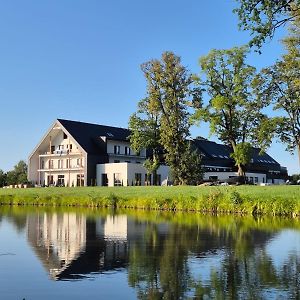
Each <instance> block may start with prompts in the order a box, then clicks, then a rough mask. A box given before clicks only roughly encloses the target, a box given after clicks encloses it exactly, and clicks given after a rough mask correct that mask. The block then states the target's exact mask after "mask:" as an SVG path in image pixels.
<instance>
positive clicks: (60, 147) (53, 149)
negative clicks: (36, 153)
mask: <svg viewBox="0 0 300 300" xmlns="http://www.w3.org/2000/svg"><path fill="white" fill-rule="evenodd" d="M72 149H73V145H72V144H67V145H58V146H55V145H53V146H51V154H53V153H55V152H57V151H68V152H72Z"/></svg>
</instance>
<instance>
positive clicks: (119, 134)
mask: <svg viewBox="0 0 300 300" xmlns="http://www.w3.org/2000/svg"><path fill="white" fill-rule="evenodd" d="M57 120H58V121H59V122H60V123H61V125H62V126H63V127H65V129H66V130H67V131H68V132H69V133H70V134H71V135H72V137H73V138H74V139H75V140H76V141H77V142H78V143H79V145H80V146H81V147H82V148H83V149H84V150H85V151H86V152H87V153H89V154H98V153H99V151H101V144H103V143H104V142H103V140H102V139H101V137H106V138H107V139H109V140H116V141H128V137H129V135H130V131H129V130H128V129H125V128H119V127H112V126H105V125H98V124H90V123H83V122H78V121H70V120H63V119H57Z"/></svg>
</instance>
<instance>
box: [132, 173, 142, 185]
mask: <svg viewBox="0 0 300 300" xmlns="http://www.w3.org/2000/svg"><path fill="white" fill-rule="evenodd" d="M134 181H135V185H141V184H142V174H141V173H135V174H134Z"/></svg>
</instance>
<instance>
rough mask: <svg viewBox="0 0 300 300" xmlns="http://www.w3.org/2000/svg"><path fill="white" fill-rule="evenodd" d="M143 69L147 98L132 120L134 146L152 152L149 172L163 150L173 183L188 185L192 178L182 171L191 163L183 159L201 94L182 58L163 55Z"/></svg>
mask: <svg viewBox="0 0 300 300" xmlns="http://www.w3.org/2000/svg"><path fill="white" fill-rule="evenodd" d="M141 68H142V71H143V73H144V76H145V78H146V81H147V88H146V98H145V99H143V100H142V101H140V102H139V106H138V111H137V113H135V114H133V115H132V116H131V118H130V121H129V128H130V129H131V130H132V134H131V137H130V141H131V144H132V147H133V148H136V149H138V148H141V147H146V148H151V149H152V150H153V157H152V159H151V160H150V161H148V162H147V164H146V166H148V169H151V167H152V166H153V164H155V163H156V162H157V156H158V151H159V149H161V150H163V153H164V156H165V161H166V163H167V164H168V166H169V167H170V169H171V172H172V177H173V180H174V183H175V184H186V183H188V182H187V180H188V181H189V179H187V177H184V176H182V174H184V172H183V171H182V170H180V168H187V164H188V163H190V162H189V161H188V160H186V159H183V157H184V155H187V154H186V153H187V151H191V148H190V147H189V143H188V142H187V138H188V136H189V127H190V123H189V116H190V112H189V107H191V105H192V103H194V105H195V103H197V104H198V105H199V101H200V93H201V91H200V90H199V89H198V88H197V87H196V86H195V80H194V77H193V75H192V74H191V73H190V72H189V71H188V70H187V69H186V68H185V67H184V66H183V65H182V64H181V59H180V57H178V56H176V55H175V54H174V53H172V52H164V53H163V54H162V57H161V59H160V60H158V59H153V60H150V61H148V62H146V63H144V64H142V67H141ZM189 154H190V155H192V153H189ZM194 162H195V161H194Z"/></svg>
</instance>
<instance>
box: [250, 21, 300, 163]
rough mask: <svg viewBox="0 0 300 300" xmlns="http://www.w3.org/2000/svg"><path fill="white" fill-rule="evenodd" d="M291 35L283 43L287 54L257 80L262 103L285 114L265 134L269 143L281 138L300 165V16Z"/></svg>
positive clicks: (270, 120)
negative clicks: (296, 156) (270, 105)
mask: <svg viewBox="0 0 300 300" xmlns="http://www.w3.org/2000/svg"><path fill="white" fill-rule="evenodd" d="M289 30H290V34H289V36H288V37H287V38H285V39H284V40H283V43H284V45H285V48H286V50H287V52H286V53H285V54H284V55H283V56H282V58H281V60H278V61H277V62H276V63H275V64H274V65H273V66H271V67H269V68H265V69H263V70H262V71H261V72H260V74H259V75H258V76H257V78H256V80H255V92H256V94H257V96H258V98H259V99H260V100H261V101H264V102H267V103H270V104H273V109H274V110H275V111H278V112H284V114H283V115H282V116H280V117H274V118H271V119H269V120H268V121H267V122H266V123H265V129H264V130H262V132H263V134H264V136H265V138H267V139H268V140H269V141H270V140H271V139H272V137H273V136H277V137H279V138H280V140H281V141H282V142H283V143H284V144H286V146H287V150H288V151H290V152H292V153H293V152H294V151H295V150H296V149H297V150H298V154H299V163H300V16H297V17H295V19H294V21H293V22H292V23H291V26H290V28H289Z"/></svg>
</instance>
